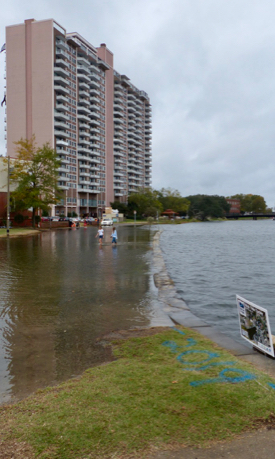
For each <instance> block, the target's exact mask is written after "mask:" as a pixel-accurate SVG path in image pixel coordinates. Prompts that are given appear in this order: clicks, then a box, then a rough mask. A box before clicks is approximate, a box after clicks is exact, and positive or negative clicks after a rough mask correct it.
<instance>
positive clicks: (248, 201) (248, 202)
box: [231, 194, 267, 213]
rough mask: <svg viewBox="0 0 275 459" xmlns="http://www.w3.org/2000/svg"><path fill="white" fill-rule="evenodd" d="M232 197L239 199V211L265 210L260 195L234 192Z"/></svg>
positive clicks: (263, 201) (262, 211)
mask: <svg viewBox="0 0 275 459" xmlns="http://www.w3.org/2000/svg"><path fill="white" fill-rule="evenodd" d="M231 197H232V198H236V199H239V200H240V202H241V212H242V213H245V212H256V213H265V212H266V208H267V206H266V202H265V200H264V198H263V197H262V196H259V195H257V194H234V196H231Z"/></svg>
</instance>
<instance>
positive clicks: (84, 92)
mask: <svg viewBox="0 0 275 459" xmlns="http://www.w3.org/2000/svg"><path fill="white" fill-rule="evenodd" d="M78 95H79V96H80V97H85V98H87V99H89V97H90V94H89V91H87V90H86V91H85V89H81V90H80V91H79V92H78Z"/></svg>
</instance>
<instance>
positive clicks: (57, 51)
mask: <svg viewBox="0 0 275 459" xmlns="http://www.w3.org/2000/svg"><path fill="white" fill-rule="evenodd" d="M55 54H56V56H57V57H58V58H60V57H64V59H65V58H66V51H65V50H64V49H61V48H57V47H56V48H55Z"/></svg>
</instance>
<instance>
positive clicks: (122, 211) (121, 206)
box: [110, 201, 128, 214]
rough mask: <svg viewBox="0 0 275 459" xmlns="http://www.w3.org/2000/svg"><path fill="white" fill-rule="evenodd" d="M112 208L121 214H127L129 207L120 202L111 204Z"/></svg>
mask: <svg viewBox="0 0 275 459" xmlns="http://www.w3.org/2000/svg"><path fill="white" fill-rule="evenodd" d="M110 206H111V207H112V209H115V210H118V212H119V213H120V214H127V212H128V206H127V204H125V203H124V202H120V201H114V202H110Z"/></svg>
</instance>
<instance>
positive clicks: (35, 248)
mask: <svg viewBox="0 0 275 459" xmlns="http://www.w3.org/2000/svg"><path fill="white" fill-rule="evenodd" d="M96 232H97V228H94V227H88V228H87V229H84V228H80V229H79V230H72V231H69V230H64V231H52V232H45V233H40V234H39V235H37V236H31V237H23V238H22V237H21V238H10V240H6V239H0V292H1V296H0V403H2V402H8V401H10V400H13V399H18V398H22V397H24V396H26V395H28V394H30V393H31V392H33V391H34V390H36V389H37V388H40V387H46V386H47V385H53V384H56V383H59V382H61V381H64V380H65V379H67V378H70V377H73V376H76V375H79V374H81V373H82V372H83V371H84V370H85V369H86V368H88V367H90V366H92V365H95V364H97V363H99V362H102V361H104V360H105V359H106V358H107V356H106V355H105V352H106V351H105V350H104V349H103V348H102V347H101V346H100V345H98V344H96V339H97V338H98V337H100V336H101V335H102V334H106V333H108V332H110V331H112V330H115V329H129V328H131V327H136V326H150V325H154V324H157V323H158V321H159V317H158V314H159V312H158V308H157V299H156V289H155V287H154V284H153V282H152V275H151V272H150V270H151V264H150V263H151V262H150V259H151V250H150V240H151V232H150V228H149V227H141V228H135V227H119V228H118V246H117V247H114V248H113V247H112V246H111V238H110V236H111V228H106V229H105V238H104V244H103V247H102V248H99V246H98V241H97V239H95V234H96Z"/></svg>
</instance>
